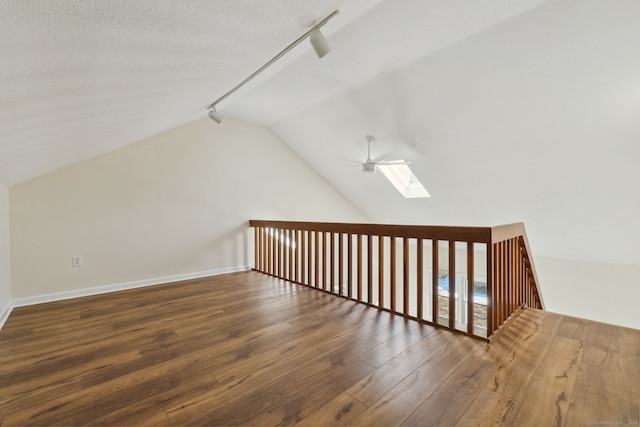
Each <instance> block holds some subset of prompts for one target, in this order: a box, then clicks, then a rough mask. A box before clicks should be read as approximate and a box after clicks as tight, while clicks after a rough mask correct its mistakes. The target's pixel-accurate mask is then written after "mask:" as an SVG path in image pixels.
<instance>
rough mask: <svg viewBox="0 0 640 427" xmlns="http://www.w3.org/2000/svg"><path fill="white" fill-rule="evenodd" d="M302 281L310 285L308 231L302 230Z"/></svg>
mask: <svg viewBox="0 0 640 427" xmlns="http://www.w3.org/2000/svg"><path fill="white" fill-rule="evenodd" d="M300 282H301V283H304V284H305V285H308V284H309V282H308V281H307V231H306V230H301V231H300Z"/></svg>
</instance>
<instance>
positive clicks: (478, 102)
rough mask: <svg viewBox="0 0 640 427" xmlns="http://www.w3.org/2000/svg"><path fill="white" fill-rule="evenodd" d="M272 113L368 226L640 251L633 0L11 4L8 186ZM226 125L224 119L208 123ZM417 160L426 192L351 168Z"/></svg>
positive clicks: (276, 128)
mask: <svg viewBox="0 0 640 427" xmlns="http://www.w3.org/2000/svg"><path fill="white" fill-rule="evenodd" d="M336 9H339V10H340V15H339V16H337V17H335V18H334V19H332V20H331V21H330V22H329V23H328V24H327V25H325V26H324V27H323V32H324V33H325V34H326V36H327V38H328V40H329V43H330V44H331V46H332V52H331V53H330V54H329V55H327V56H326V57H325V58H323V59H322V60H318V59H317V58H316V57H315V55H314V54H313V51H312V50H311V49H310V48H309V47H308V46H307V45H306V43H305V45H302V46H298V47H297V48H295V49H294V50H293V51H292V52H290V53H289V54H287V56H285V57H284V58H282V60H280V61H278V62H277V63H276V65H274V66H273V67H271V68H269V70H267V71H266V72H265V73H263V74H262V75H260V76H259V77H258V78H256V79H255V80H253V81H252V82H251V83H250V84H249V85H247V86H246V87H245V88H243V89H241V90H240V91H238V92H237V93H235V94H234V95H232V96H230V97H229V98H228V99H227V100H225V101H224V102H222V103H221V104H220V105H219V106H218V110H219V111H220V113H221V114H222V115H223V116H226V117H233V118H238V119H242V120H247V121H251V122H256V123H260V124H263V125H265V126H268V127H269V128H271V129H272V131H273V132H274V133H276V134H277V135H278V136H279V137H280V138H281V139H282V140H283V141H284V142H285V143H286V144H287V145H288V146H289V147H291V149H293V150H294V151H295V152H297V153H298V154H299V155H300V157H301V158H302V159H303V160H304V161H306V162H307V163H308V164H309V165H310V166H311V167H312V168H314V169H315V170H316V171H317V172H318V173H320V174H321V175H323V176H324V177H325V179H327V180H328V181H329V182H330V183H331V184H333V186H334V187H335V188H336V189H337V190H338V191H340V192H342V193H343V194H344V195H345V196H346V197H347V198H349V199H350V200H351V201H352V202H353V203H354V204H355V205H356V206H357V207H359V208H360V209H361V210H362V211H363V212H364V213H365V214H366V215H368V216H369V217H370V218H371V220H372V221H376V222H395V223H401V222H404V223H421V224H458V225H493V224H500V223H505V222H513V221H524V222H525V224H526V225H527V228H528V230H529V233H530V239H531V241H532V242H531V243H532V246H533V249H534V252H535V253H536V255H543V256H552V257H559V258H570V259H583V260H599V261H606V262H615V263H625V264H635V265H640V256H638V253H640V252H639V250H638V248H640V224H639V222H638V218H640V166H639V162H640V120H638V119H639V118H640V25H638V24H637V23H638V18H640V2H638V1H637V0H615V1H611V0H579V1H578V0H547V1H544V0H403V1H396V0H377V1H374V0H348V1H347V0H322V1H318V0H296V1H293V0H270V1H263V0H215V1H213V0H190V1H176V0H144V1H125V0H89V1H79V0H51V1H46V2H45V1H31V0H29V1H14V0H0V53H1V57H2V59H3V60H2V63H1V64H0V99H1V103H0V183H2V184H4V185H12V184H16V183H19V182H22V181H24V180H28V179H30V178H33V177H36V176H39V175H42V174H44V173H46V172H49V171H52V170H55V169H58V168H60V167H63V166H66V165H69V164H72V163H75V162H78V161H82V160H84V159H87V158H90V157H93V156H96V155H99V154H101V153H104V152H107V151H111V150H113V149H115V148H118V147H120V146H124V145H127V144H130V143H133V142H135V141H138V140H140V139H142V138H145V137H148V136H152V135H154V134H157V133H159V132H162V131H164V130H167V129H170V128H173V127H176V126H178V125H181V124H184V123H187V122H190V121H192V120H195V119H198V118H200V117H203V116H205V115H206V110H205V108H204V107H205V106H206V105H208V104H209V103H211V102H212V101H214V100H215V99H217V98H218V97H220V96H221V95H223V94H224V93H225V92H227V91H228V90H229V89H231V88H232V87H234V86H235V85H236V84H237V83H239V82H240V80H242V79H243V78H245V77H246V76H248V75H249V74H251V73H252V72H253V71H255V70H256V69H257V68H258V67H260V66H261V65H262V64H264V63H265V62H267V61H268V60H269V59H270V58H271V57H273V56H274V55H275V54H276V53H277V52H279V51H280V50H281V49H283V48H284V47H285V46H287V45H288V44H289V43H290V42H292V41H293V40H294V39H296V38H297V37H298V36H299V35H301V34H302V33H304V32H305V31H306V30H307V29H308V28H310V27H311V26H312V25H313V24H314V23H315V22H317V21H318V20H319V19H321V18H323V17H324V16H326V15H328V14H329V13H331V12H332V11H333V10H336ZM224 125H225V122H224V121H223V123H222V124H221V125H216V124H215V123H214V122H211V126H224ZM367 134H371V135H374V136H376V137H377V138H378V140H377V141H376V142H375V143H374V146H373V150H374V154H375V153H381V152H385V153H389V154H390V155H392V156H393V157H396V158H404V159H406V160H410V161H411V162H412V164H411V167H412V169H413V170H414V172H415V173H416V175H417V176H418V177H419V178H420V179H421V181H422V182H423V184H424V185H425V186H426V187H427V189H428V190H429V192H430V193H431V195H432V197H431V198H430V199H420V200H408V199H403V198H402V197H401V196H400V195H399V194H398V193H397V192H396V191H395V190H394V189H393V188H392V187H391V186H390V184H389V183H388V182H386V181H385V180H384V178H383V177H382V176H381V175H379V174H375V175H365V174H363V173H362V172H360V171H359V170H358V168H352V167H346V164H347V162H345V161H344V160H342V159H344V158H347V159H353V160H363V159H364V157H365V154H366V143H365V140H364V137H365V135H367Z"/></svg>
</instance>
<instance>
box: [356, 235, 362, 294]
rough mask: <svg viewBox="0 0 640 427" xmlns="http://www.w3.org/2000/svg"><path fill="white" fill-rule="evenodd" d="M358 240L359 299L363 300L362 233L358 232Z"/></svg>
mask: <svg viewBox="0 0 640 427" xmlns="http://www.w3.org/2000/svg"><path fill="white" fill-rule="evenodd" d="M357 239H358V241H357V244H358V256H357V262H358V271H357V275H358V301H362V234H358V237H357Z"/></svg>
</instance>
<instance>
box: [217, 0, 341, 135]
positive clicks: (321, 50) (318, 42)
mask: <svg viewBox="0 0 640 427" xmlns="http://www.w3.org/2000/svg"><path fill="white" fill-rule="evenodd" d="M339 13H340V11H339V10H334V11H333V12H332V13H331V14H330V15H329V16H327V17H326V18H324V19H323V20H322V21H320V22H318V23H317V24H316V25H314V26H313V28H311V29H310V30H309V31H307V32H306V33H304V34H303V35H301V36H300V37H298V38H297V39H296V41H294V42H293V43H291V44H290V45H289V46H287V47H286V48H284V50H283V51H282V52H280V53H279V54H277V55H276V56H274V57H273V58H271V60H270V61H269V62H267V63H266V64H264V65H263V66H262V67H260V68H258V70H257V71H255V72H254V73H253V74H251V75H250V76H249V77H247V78H246V79H244V80H243V81H242V82H240V83H239V84H238V85H237V86H236V87H234V88H233V89H231V90H230V91H229V92H227V93H225V94H224V95H222V96H221V97H220V98H218V99H216V100H215V101H213V102H212V103H211V104H209V106H208V107H207V110H209V118H210V119H211V120H213V121H215V122H216V123H221V122H222V116H221V115H220V113H218V112H217V111H216V105H218V104H219V103H220V102H222V101H223V100H224V99H226V98H227V97H228V96H229V95H231V94H232V93H234V92H235V91H237V90H238V89H240V88H241V87H242V86H244V85H245V84H247V83H248V82H249V81H250V80H252V79H253V78H254V77H255V76H257V75H258V74H260V73H261V72H263V71H264V70H266V69H267V68H268V67H269V66H270V65H271V64H273V63H274V62H276V61H277V60H278V59H280V58H282V57H283V56H284V55H285V54H286V53H287V52H289V51H290V50H291V49H293V48H294V47H296V46H297V45H299V44H300V43H302V42H303V41H304V40H305V39H306V38H308V39H309V41H310V42H311V46H312V47H313V50H314V51H315V52H316V55H318V58H322V57H324V56H325V55H326V54H327V53H329V52H330V51H331V47H329V43H328V42H327V39H326V38H325V37H324V35H323V34H322V33H321V32H320V27H322V26H323V25H324V24H326V23H327V22H329V20H330V19H331V18H333V17H334V16H336V15H337V14H339Z"/></svg>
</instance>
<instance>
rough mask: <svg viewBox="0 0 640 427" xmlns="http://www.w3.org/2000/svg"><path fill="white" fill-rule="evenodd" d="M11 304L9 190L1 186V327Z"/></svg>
mask: <svg viewBox="0 0 640 427" xmlns="http://www.w3.org/2000/svg"><path fill="white" fill-rule="evenodd" d="M10 302H11V263H10V257H9V189H8V188H7V187H5V186H2V185H0V326H2V323H3V319H4V317H5V315H6V314H7V310H8V309H9V303H10Z"/></svg>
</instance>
